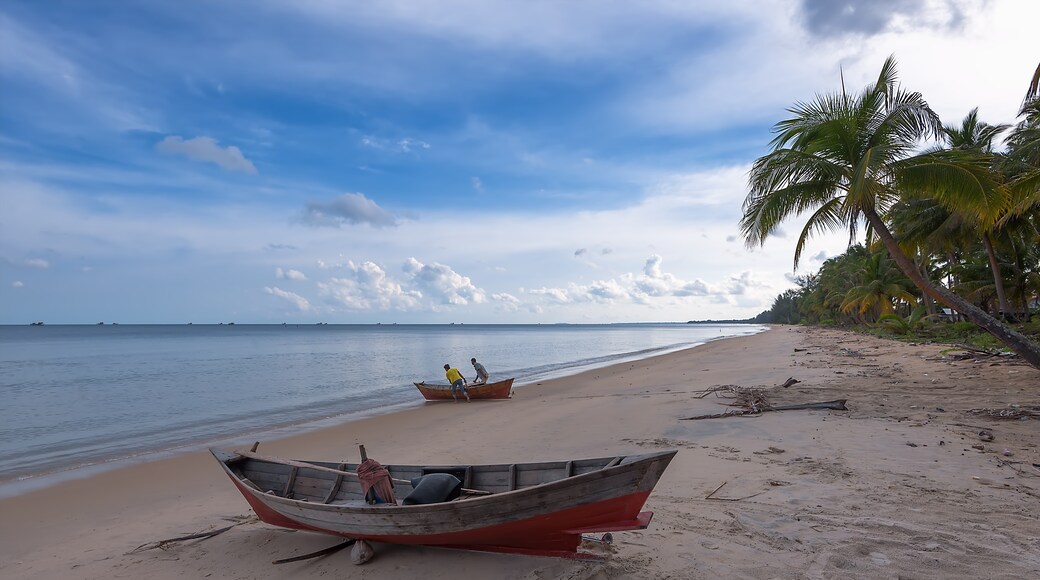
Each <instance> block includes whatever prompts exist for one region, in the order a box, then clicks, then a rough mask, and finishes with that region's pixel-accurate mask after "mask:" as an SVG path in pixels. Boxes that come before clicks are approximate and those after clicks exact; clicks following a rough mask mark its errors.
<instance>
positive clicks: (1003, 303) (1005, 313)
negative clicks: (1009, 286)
mask: <svg viewBox="0 0 1040 580" xmlns="http://www.w3.org/2000/svg"><path fill="white" fill-rule="evenodd" d="M982 244H983V245H984V246H986V256H988V257H989V269H990V271H991V272H993V284H994V285H995V286H996V288H997V300H998V301H999V303H1000V313H1001V318H1003V319H1004V320H1007V319H1008V318H1011V319H1014V317H1015V313H1014V312H1013V311H1012V310H1011V305H1010V304H1008V300H1007V293H1005V292H1004V276H1003V275H1001V273H1000V262H998V261H997V252H996V250H994V249H993V240H992V239H991V238H990V235H989V233H984V234H982Z"/></svg>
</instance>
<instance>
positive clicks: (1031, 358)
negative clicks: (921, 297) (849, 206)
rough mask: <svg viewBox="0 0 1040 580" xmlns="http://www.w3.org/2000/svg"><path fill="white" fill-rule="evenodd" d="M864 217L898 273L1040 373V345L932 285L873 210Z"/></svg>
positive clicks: (952, 294) (969, 303) (947, 291)
mask: <svg viewBox="0 0 1040 580" xmlns="http://www.w3.org/2000/svg"><path fill="white" fill-rule="evenodd" d="M863 215H864V216H865V217H866V218H867V222H868V223H870V225H871V227H873V228H874V233H875V234H876V235H877V236H878V237H879V238H881V242H882V243H884V244H885V248H886V249H887V250H888V254H889V256H891V257H892V259H893V260H895V262H896V265H898V266H899V269H901V270H902V271H903V273H904V274H906V277H907V278H910V280H911V281H912V282H913V283H914V284H915V285H916V286H917V287H918V288H920V289H921V291H922V292H924V293H926V294H928V295H929V296H931V297H933V298H935V299H936V300H938V301H939V302H942V303H943V304H945V305H947V306H949V307H950V308H952V309H954V310H956V311H957V312H959V313H961V314H963V315H964V316H965V317H966V318H967V319H968V320H970V321H971V322H974V323H975V324H977V325H978V326H979V327H981V328H982V329H983V330H985V331H986V332H988V333H990V334H992V335H993V336H995V337H996V338H997V339H998V340H1000V341H1001V342H1003V343H1004V344H1006V345H1008V347H1010V348H1011V350H1013V351H1015V353H1016V354H1018V356H1020V357H1022V359H1023V360H1025V361H1026V362H1028V363H1029V364H1031V365H1033V366H1034V367H1036V368H1038V369H1040V344H1037V343H1035V342H1033V341H1031V340H1029V338H1028V337H1026V336H1025V335H1024V334H1022V333H1020V332H1017V331H1016V330H1015V329H1013V328H1011V327H1010V326H1008V325H1006V324H1004V323H1003V322H1001V321H999V320H997V319H996V318H994V317H992V316H990V315H989V314H987V313H986V312H985V311H983V310H982V309H981V308H979V307H978V306H975V305H974V304H972V303H971V302H968V301H967V300H965V299H964V298H961V297H960V296H958V295H956V294H954V293H953V292H951V291H949V290H947V289H945V288H941V287H938V286H935V285H934V284H932V283H931V282H930V281H928V280H927V279H926V278H925V277H924V276H922V275H921V273H920V272H919V271H918V270H917V268H916V267H914V263H913V262H911V261H910V258H908V257H907V255H906V254H904V253H903V251H902V250H901V249H900V248H899V242H897V241H896V239H895V237H894V236H893V235H892V232H890V231H889V230H888V226H887V225H885V221H884V220H882V219H881V216H879V215H878V214H877V212H876V211H874V210H873V209H872V208H867V209H864V210H863Z"/></svg>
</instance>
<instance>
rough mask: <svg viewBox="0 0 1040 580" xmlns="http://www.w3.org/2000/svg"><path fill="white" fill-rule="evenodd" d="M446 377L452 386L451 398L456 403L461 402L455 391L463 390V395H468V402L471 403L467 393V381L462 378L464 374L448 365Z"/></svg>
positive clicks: (445, 370) (445, 368) (445, 369)
mask: <svg viewBox="0 0 1040 580" xmlns="http://www.w3.org/2000/svg"><path fill="white" fill-rule="evenodd" d="M444 376H446V377H448V383H449V384H451V398H452V400H454V401H455V402H456V403H458V402H459V398H458V397H456V396H455V389H462V394H463V395H466V402H467V403H468V402H469V393H468V392H466V379H464V378H462V373H460V372H459V369H457V368H455V367H453V366H451V365H449V364H446V365H444Z"/></svg>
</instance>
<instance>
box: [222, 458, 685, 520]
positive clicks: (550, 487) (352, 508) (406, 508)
mask: <svg viewBox="0 0 1040 580" xmlns="http://www.w3.org/2000/svg"><path fill="white" fill-rule="evenodd" d="M210 452H211V453H213V455H214V457H216V459H217V461H218V462H219V463H220V464H221V467H223V468H224V471H225V472H226V473H227V474H228V475H229V476H231V477H232V478H233V479H234V480H235V481H236V482H238V483H241V484H242V486H244V489H245V490H246V491H249V493H250V494H251V495H254V496H255V497H256V498H257V499H258V500H259V501H261V502H263V503H268V502H274V503H277V504H281V505H286V506H306V509H314V510H317V511H323V512H344V513H352V512H360V513H365V514H372V515H376V514H380V513H388V514H401V513H402V512H404V513H422V512H428V513H435V512H438V511H455V510H456V509H458V508H456V507H454V506H459V505H465V506H466V508H467V509H469V508H474V509H477V508H481V507H483V506H484V505H485V504H488V505H491V504H493V503H495V502H498V501H503V500H509V499H512V498H514V497H518V496H520V497H522V496H525V495H530V494H535V493H552V492H554V491H556V490H557V489H558V488H566V487H571V486H573V485H580V484H581V483H584V482H585V481H592V480H595V479H602V478H605V477H609V476H610V475H613V474H616V473H619V472H622V471H631V470H633V468H634V467H635V466H639V465H642V464H646V463H652V462H655V461H661V460H664V459H666V457H667V460H668V461H669V462H670V461H671V458H672V457H674V456H675V454H676V453H678V451H677V450H674V449H672V450H665V451H657V452H652V453H640V454H637V455H615V456H612V457H596V458H589V459H581V460H575V461H608V462H609V461H611V460H613V459H615V458H617V457H623V458H624V459H623V460H622V462H621V463H618V464H617V465H612V466H609V467H607V466H604V467H602V468H600V469H596V470H594V471H589V472H586V473H581V474H577V475H572V476H569V477H563V478H560V479H557V480H554V481H547V482H544V483H538V484H535V485H531V486H527V487H523V488H519V489H514V490H508V491H502V492H497V493H490V494H488V495H478V496H471V497H466V498H459V499H457V500H454V501H448V502H437V503H431V504H415V505H386V504H375V505H367V504H366V505H348V504H343V503H338V504H337V503H328V504H322V503H315V502H309V501H304V500H299V499H292V498H287V497H283V496H280V495H275V494H269V493H266V492H264V491H263V490H260V489H259V488H256V487H255V486H249V484H248V483H247V482H246V481H244V480H247V479H248V478H246V477H243V476H239V475H238V474H236V473H235V472H234V471H233V470H232V469H231V467H230V466H229V465H228V462H229V461H235V460H236V458H237V459H243V457H242V456H241V455H237V454H235V453H234V452H227V451H223V450H219V449H212V448H211V449H210ZM218 452H219V453H227V454H228V455H229V457H228V459H227V460H225V459H221V457H220V456H219V455H217V453H218ZM629 458H633V460H632V461H626V460H627V459H629ZM248 460H249V461H259V462H264V463H272V464H275V465H285V464H282V463H278V462H277V461H266V460H260V459H251V458H250V459H248ZM538 463H561V464H565V463H567V461H559V462H539V461H531V462H523V463H517V464H515V465H524V464H538ZM484 465H487V466H489V467H496V466H503V467H507V466H509V465H511V464H508V463H505V464H484ZM405 467H417V468H420V469H423V468H426V469H438V468H452V467H458V466H457V465H445V466H438V465H414V466H413V465H408V466H405ZM299 469H301V470H303V469H309V468H307V467H300V468H299ZM655 486H656V483H655ZM653 487H654V486H651V489H652V488H653Z"/></svg>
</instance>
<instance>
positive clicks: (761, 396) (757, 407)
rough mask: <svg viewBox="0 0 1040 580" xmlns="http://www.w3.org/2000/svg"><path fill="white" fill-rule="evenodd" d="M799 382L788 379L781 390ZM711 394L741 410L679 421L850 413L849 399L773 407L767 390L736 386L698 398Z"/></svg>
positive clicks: (713, 390) (714, 390)
mask: <svg viewBox="0 0 1040 580" xmlns="http://www.w3.org/2000/svg"><path fill="white" fill-rule="evenodd" d="M798 382H799V381H798V380H796V379H795V378H793V377H792V378H789V379H787V381H786V382H785V383H784V384H782V385H780V388H787V387H789V386H791V385H793V384H796V383H798ZM709 394H714V395H715V396H716V397H720V398H731V399H733V402H732V403H729V406H730V407H739V409H734V410H731V411H726V412H724V413H712V414H708V415H696V416H693V417H682V418H681V419H679V420H680V421H695V420H699V419H721V418H722V417H739V416H744V415H758V414H761V413H766V412H769V411H794V410H798V409H831V410H835V411H848V407H846V406H845V402H846V401H847V399H837V400H834V401H820V402H816V403H799V404H793V405H773V404H772V403H770V402H769V398H768V397H767V396H766V391H765V390H763V389H757V388H753V387H739V386H736V385H723V386H720V387H712V388H710V389H706V390H704V391H702V392H701V393H700V394H699V395H698V396H697V398H698V399H703V398H704V397H706V396H708V395H709Z"/></svg>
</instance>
